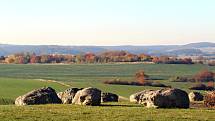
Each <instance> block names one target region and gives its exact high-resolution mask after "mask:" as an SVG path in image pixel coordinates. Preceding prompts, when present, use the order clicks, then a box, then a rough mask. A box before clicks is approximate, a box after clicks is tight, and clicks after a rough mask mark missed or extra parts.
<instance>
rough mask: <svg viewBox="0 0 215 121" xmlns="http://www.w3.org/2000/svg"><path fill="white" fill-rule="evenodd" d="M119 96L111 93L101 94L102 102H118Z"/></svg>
mask: <svg viewBox="0 0 215 121" xmlns="http://www.w3.org/2000/svg"><path fill="white" fill-rule="evenodd" d="M118 99H119V96H118V95H116V94H113V93H102V96H101V101H102V102H118Z"/></svg>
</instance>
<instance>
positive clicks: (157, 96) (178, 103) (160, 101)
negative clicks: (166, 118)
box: [139, 88, 190, 108]
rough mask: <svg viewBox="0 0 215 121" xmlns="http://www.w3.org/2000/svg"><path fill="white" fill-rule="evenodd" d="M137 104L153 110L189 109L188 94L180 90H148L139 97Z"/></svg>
mask: <svg viewBox="0 0 215 121" xmlns="http://www.w3.org/2000/svg"><path fill="white" fill-rule="evenodd" d="M139 104H143V105H145V106H146V107H149V108H150V107H155V108H189V104H190V101H189V97H188V94H187V93H186V92H185V91H183V90H180V89H174V88H168V89H161V90H155V91H153V90H149V91H145V92H144V93H142V94H141V95H140V98H139Z"/></svg>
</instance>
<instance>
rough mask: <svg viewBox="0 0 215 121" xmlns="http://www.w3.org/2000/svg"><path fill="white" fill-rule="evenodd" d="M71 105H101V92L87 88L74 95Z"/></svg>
mask: <svg viewBox="0 0 215 121" xmlns="http://www.w3.org/2000/svg"><path fill="white" fill-rule="evenodd" d="M72 104H79V105H92V106H97V105H100V104H101V91H100V90H99V89H96V88H92V87H88V88H84V89H83V90H80V91H78V92H77V93H76V95H75V97H74V99H73V100H72Z"/></svg>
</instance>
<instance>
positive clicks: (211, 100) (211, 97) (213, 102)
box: [204, 91, 215, 108]
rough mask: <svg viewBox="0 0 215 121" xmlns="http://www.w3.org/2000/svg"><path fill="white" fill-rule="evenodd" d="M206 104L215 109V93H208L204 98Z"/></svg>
mask: <svg viewBox="0 0 215 121" xmlns="http://www.w3.org/2000/svg"><path fill="white" fill-rule="evenodd" d="M204 104H205V105H206V106H207V107H211V108H215V91H212V92H208V93H207V94H206V95H205V97H204Z"/></svg>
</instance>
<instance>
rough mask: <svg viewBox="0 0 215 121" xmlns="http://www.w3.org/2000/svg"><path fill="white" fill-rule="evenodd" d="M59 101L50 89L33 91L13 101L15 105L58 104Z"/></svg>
mask: <svg viewBox="0 0 215 121" xmlns="http://www.w3.org/2000/svg"><path fill="white" fill-rule="evenodd" d="M58 103H61V100H60V99H59V98H58V96H57V94H56V92H55V90H54V89H52V88H51V87H44V88H41V89H37V90H33V91H31V92H28V93H27V94H25V95H23V96H19V97H18V98H17V99H16V100H15V105H19V106H20V105H38V104H58Z"/></svg>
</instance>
